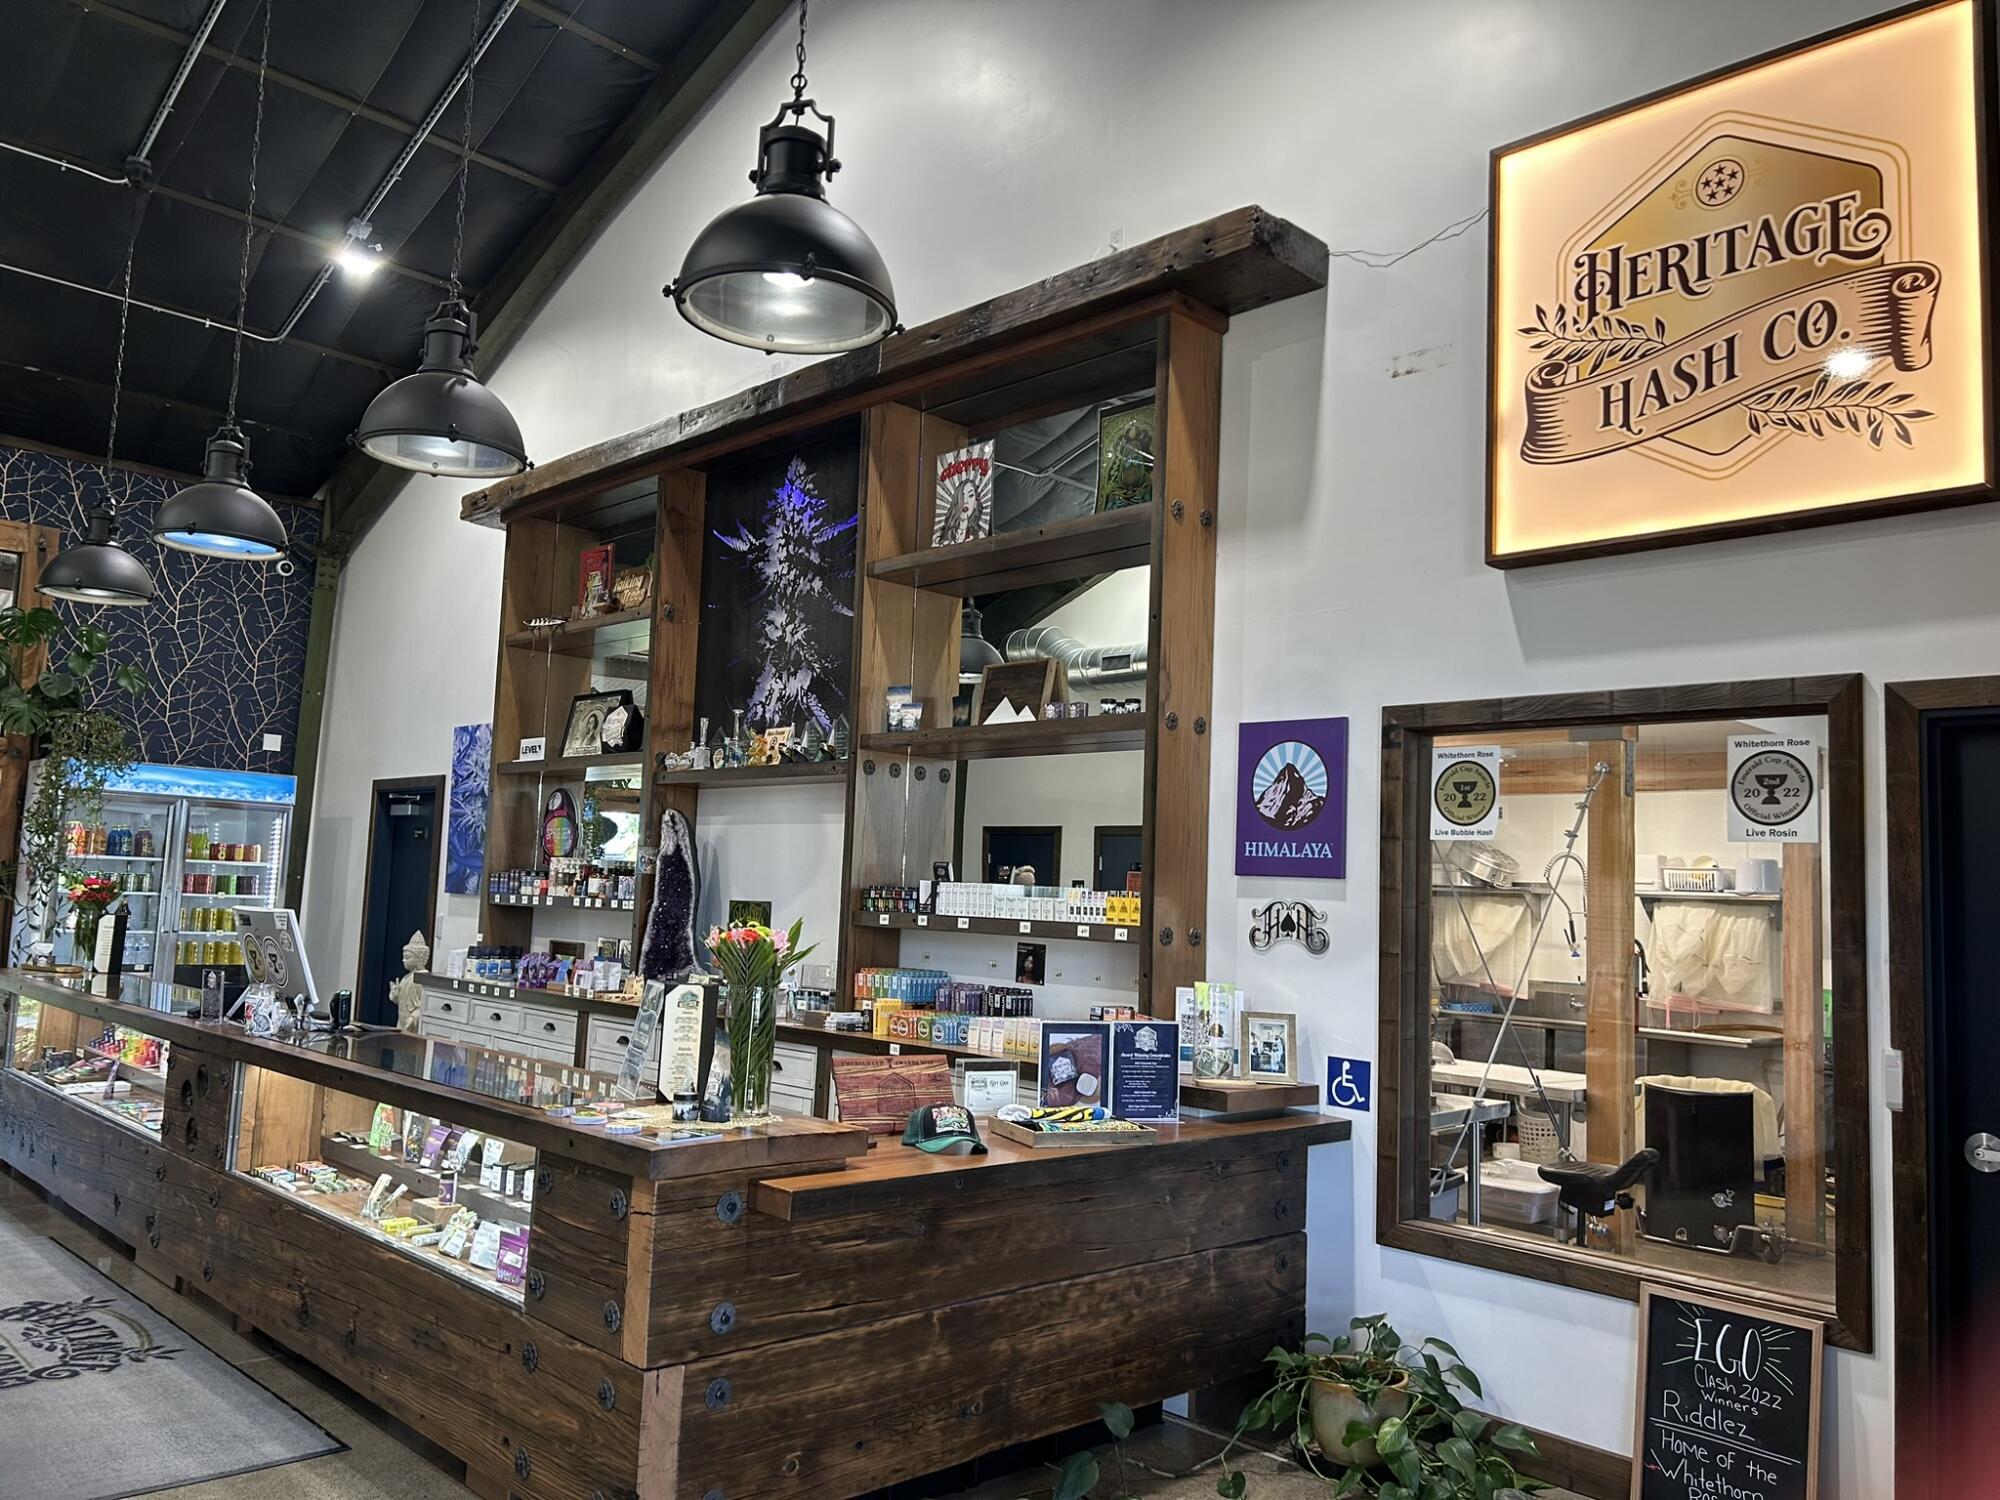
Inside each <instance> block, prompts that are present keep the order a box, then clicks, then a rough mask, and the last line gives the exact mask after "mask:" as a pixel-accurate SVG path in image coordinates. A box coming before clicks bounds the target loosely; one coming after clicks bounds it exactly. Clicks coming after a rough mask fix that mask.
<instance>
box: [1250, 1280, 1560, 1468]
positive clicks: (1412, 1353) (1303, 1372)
mask: <svg viewBox="0 0 2000 1500" xmlns="http://www.w3.org/2000/svg"><path fill="white" fill-rule="evenodd" d="M1268 1363H1269V1364H1270V1365H1271V1368H1272V1381H1271V1385H1270V1387H1269V1389H1267V1390H1266V1391H1265V1392H1264V1393H1263V1394H1262V1395H1261V1396H1259V1397H1258V1398H1257V1399H1256V1400H1255V1401H1252V1402H1251V1403H1250V1405H1249V1406H1248V1407H1247V1408H1245V1410H1244V1412H1243V1416H1242V1418H1241V1420H1239V1421H1238V1422H1237V1424H1236V1432H1235V1435H1234V1436H1233V1437H1232V1438H1231V1439H1230V1448H1234V1447H1235V1445H1236V1444H1237V1442H1239V1441H1240V1440H1241V1439H1242V1438H1243V1437H1244V1436H1245V1435H1246V1434H1247V1433H1251V1432H1261V1431H1265V1430H1267V1429H1268V1430H1270V1431H1273V1432H1275V1433H1276V1434H1277V1435H1279V1436H1280V1437H1288V1438H1289V1439H1290V1440H1291V1441H1292V1442H1293V1444H1294V1445H1295V1447H1296V1449H1297V1453H1298V1457H1299V1460H1300V1462H1302V1463H1303V1464H1304V1465H1305V1466H1306V1467H1307V1468H1309V1469H1311V1470H1312V1472H1313V1473H1314V1474H1316V1475H1318V1476H1319V1477H1320V1478H1321V1479H1323V1480H1325V1481H1326V1482H1327V1483H1328V1485H1329V1486H1330V1487H1331V1493H1332V1494H1334V1495H1336V1496H1356V1495H1367V1496H1376V1497H1379V1500H1519V1497H1521V1496H1523V1495H1526V1494H1529V1493H1532V1492H1534V1491H1536V1490H1540V1489H1545V1488H1547V1486H1546V1485H1543V1484H1541V1483H1540V1482H1539V1481H1536V1480H1533V1479H1528V1478H1524V1477H1523V1476H1522V1475H1521V1474H1520V1473H1518V1472H1517V1471H1516V1470H1515V1468H1514V1464H1513V1459H1512V1458H1510V1457H1509V1455H1510V1454H1521V1455H1525V1456H1527V1457H1531V1458H1532V1457H1538V1456H1539V1455H1538V1454H1537V1453H1536V1451H1535V1444H1534V1440H1533V1439H1532V1438H1530V1437H1529V1436H1528V1434H1527V1432H1526V1431H1525V1430H1524V1429H1522V1428H1521V1427H1520V1426H1519V1424H1517V1423H1512V1422H1506V1423H1495V1422H1493V1421H1492V1420H1491V1419H1490V1418H1488V1417H1486V1416H1485V1415H1484V1414H1483V1413H1480V1412H1477V1411H1471V1410H1468V1409H1467V1408H1466V1406H1465V1405H1464V1403H1463V1402H1462V1401H1461V1400H1460V1399H1459V1392H1461V1391H1462V1392H1464V1393H1465V1394H1466V1395H1469V1396H1471V1397H1473V1398H1474V1399H1478V1398H1479V1397H1480V1395H1481V1389H1480V1384H1479V1377H1478V1376H1477V1375H1475V1374H1474V1373H1473V1372H1472V1371H1471V1370H1469V1369H1467V1368H1466V1366H1465V1363H1464V1361H1463V1360H1461V1359H1460V1358H1459V1355H1458V1351H1457V1350H1456V1349H1454V1348H1452V1347H1451V1345H1449V1344H1447V1343H1446V1342H1445V1341H1444V1340H1443V1339H1425V1340H1424V1341H1423V1342H1422V1344H1420V1345H1415V1346H1412V1345H1409V1344H1405V1343H1404V1342H1403V1340H1402V1337H1401V1335H1399V1334H1398V1333H1397V1332H1396V1330H1395V1329H1394V1328H1392V1327H1391V1326H1390V1325H1389V1321H1388V1318H1387V1316H1386V1315H1385V1314H1380V1313H1378V1314H1376V1315H1374V1316H1372V1317H1366V1318H1356V1319H1354V1320H1353V1322H1352V1323H1351V1324H1350V1325H1349V1329H1348V1332H1347V1333H1344V1334H1342V1335H1340V1336H1339V1337H1338V1338H1331V1339H1330V1338H1327V1337H1326V1336H1325V1335H1323V1334H1308V1335H1307V1336H1306V1338H1305V1341H1304V1343H1303V1344H1302V1345H1301V1346H1300V1347H1299V1348H1298V1349H1295V1350H1294V1349H1273V1350H1272V1351H1271V1353H1270V1355H1269V1356H1268ZM1222 1466H1223V1476H1222V1479H1221V1481H1220V1482H1219V1483H1218V1484H1217V1486H1216V1493H1217V1494H1219V1495H1221V1496H1223V1497H1224V1500H1240V1497H1241V1496H1242V1495H1244V1494H1245V1493H1246V1491H1247V1488H1248V1484H1249V1477H1248V1476H1247V1475H1246V1474H1245V1473H1244V1472H1243V1471H1242V1470H1240V1469H1231V1468H1230V1467H1229V1449H1225V1450H1224V1451H1223V1457H1222Z"/></svg>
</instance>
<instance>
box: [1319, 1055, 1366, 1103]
mask: <svg viewBox="0 0 2000 1500" xmlns="http://www.w3.org/2000/svg"><path fill="white" fill-rule="evenodd" d="M1373 1069H1374V1064H1373V1063H1371V1062H1369V1061H1367V1060H1366V1059H1365V1058H1359V1057H1329V1058H1327V1060H1326V1102H1327V1103H1328V1104H1331V1105H1332V1106H1333V1107H1334V1108H1336V1109H1358V1110H1364V1111H1365V1110H1366V1109H1367V1108H1368V1106H1369V1103H1370V1100H1371V1098H1372V1095H1371V1092H1370V1089H1369V1074H1370V1073H1371V1072H1372V1071H1373Z"/></svg>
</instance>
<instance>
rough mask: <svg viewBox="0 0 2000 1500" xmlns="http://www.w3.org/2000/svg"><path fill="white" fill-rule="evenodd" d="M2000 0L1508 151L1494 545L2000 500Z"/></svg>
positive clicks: (1683, 534)
mask: <svg viewBox="0 0 2000 1500" xmlns="http://www.w3.org/2000/svg"><path fill="white" fill-rule="evenodd" d="M1992 5H1993V0H1945V3H1926V4H1921V5H1914V6H1910V7H1907V8H1904V9H1901V10H1897V11H1892V12H1889V13H1887V14H1886V15H1883V16H1879V17H1876V18H1873V19H1871V20H1868V21H1865V22H1862V23H1859V24H1857V25H1853V26H1849V27H1846V28H1843V29H1842V30H1840V31H1836V32H1831V33H1829V34H1827V35H1825V36H1821V37H1816V38H1814V39H1812V40H1810V41H1807V42H1804V43H1801V44H1799V45H1797V46H1794V47H1789V48H1786V49H1784V50H1783V51H1780V52H1776V53H1772V54H1769V55H1767V56H1764V57H1761V58H1756V59H1754V60H1752V61H1750V62H1747V63H1743V64H1740V65H1738V66H1735V67H1731V68H1727V69H1724V70H1722V71H1720V72H1717V73H1712V74H1709V75H1707V76H1705V77H1703V78H1699V79H1695V80H1693V81H1692V82H1689V83H1686V84H1682V85H1680V86H1678V87H1676V88H1673V89H1669V90H1665V91H1663V92H1661V93H1658V94H1654V95H1651V96H1649V97H1647V98H1645V99H1642V100H1638V101H1635V102H1633V103H1631V104H1626V105H1620V106H1618V107H1617V108H1615V109H1612V110H1607V111H1604V112H1602V113H1600V114H1597V115H1593V116H1590V117H1589V118H1587V119H1584V120H1579V121H1575V122H1573V123H1571V124H1568V125H1564V126H1561V127H1559V128H1557V129H1555V130H1552V131H1549V132H1546V133H1544V134H1542V135H1539V136H1536V137H1534V138H1532V139H1530V140H1526V141H1521V142H1517V143H1515V144H1513V145H1509V146H1503V147H1501V148H1499V149H1498V150H1496V151H1495V152H1494V153H1493V159H1492V199H1491V201H1492V204H1493V235H1492V260H1491V266H1490V280H1489V298H1488V337H1489V353H1488V404H1487V507H1486V521H1487V540H1486V547H1487V553H1486V555H1487V561H1488V562H1489V563H1491V564H1492V565H1493V566H1496V567H1516V566H1520V565H1523V564H1529V563H1538V562H1548V561H1554V560H1559V559H1562V558H1571V557H1588V556H1600V555H1603V554H1606V553H1613V552H1628V551H1636V550H1640V549H1644V548H1652V547H1664V546H1674V545H1679V544H1681V543H1685V542H1693V541H1707V540H1712V539H1715V538H1718V537H1727V536H1743V535H1749V534H1753V533H1757V532H1766V531H1782V530H1789V529H1791V528H1794V527H1799V526H1807V525H1818V524H1823V523H1827V522H1832V521H1845V520H1853V519H1858V518H1861V517H1864V516H1872V515H1881V514H1884V513H1888V512H1899V511H1906V510H1919V509H1928V508H1934V507H1938V506H1944V505H1961V504H1969V503H1974V502H1978V501H1983V500H1991V499H1994V498H1996V489H1995V483H1994V477H1995V475H1994V455H1993V439H1994V433H1993V395H1992V363H1993V362H1992V344H1993V338H1992V302H1991V296H1992V284H1991V283H1992V275H1991V267H1992V261H1991V256H1992V238H1993V224H1992V219H1991V214H1992V202H1991V199H1990V195H1989V194H1988V192H1987V188H1986V173H1987V159H1988V157H1987V153H1988V150H1989V145H1988V139H1989V136H1990V134H1991V129H1992V119H1993V88H1992V75H1991V67H1990V63H1989V61H1988V51H1989V49H1990V47H1991V45H1992V21H1993V17H1992V13H1991V12H1992Z"/></svg>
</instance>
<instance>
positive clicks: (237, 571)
mask: <svg viewBox="0 0 2000 1500" xmlns="http://www.w3.org/2000/svg"><path fill="white" fill-rule="evenodd" d="M184 482H185V481H181V480H176V479H169V478H166V477H164V476H161V475H156V474H135V473H131V472H129V471H127V470H123V469H117V470H112V471H110V472H109V473H108V474H107V472H106V471H105V470H104V469H103V468H101V467H100V466H98V465H96V464H92V463H89V462H87V461H84V460H81V459H73V458H65V457H61V456H58V455H56V454H50V453H41V452H36V451H33V450H29V449H21V448H7V447H0V517H4V518H5V519H7V520H10V521H25V522H29V523H33V524H39V525H44V526H54V527H56V528H57V529H58V530H59V531H61V532H62V534H63V536H64V538H65V539H74V538H75V537H77V536H79V535H81V533H82V529H83V512H84V507H85V506H86V505H87V504H89V503H91V502H92V501H95V500H97V499H100V498H102V497H103V496H104V495H105V494H106V492H107V489H108V492H109V494H110V496H111V497H112V498H113V499H115V500H116V501H117V503H118V532H119V540H120V542H121V543H122V544H123V545H124V546H125V548H126V549H127V550H128V551H130V552H131V553H132V555H133V556H135V557H137V558H138V559H139V560H140V561H141V562H143V563H144V564H145V565H146V567H147V569H148V570H149V571H150V572H151V573H152V575H153V581H154V582H155V583H156V584H157V585H158V587H159V597H158V598H157V599H156V600H155V601H154V602H153V603H152V604H151V605H149V606H147V607H146V608H143V609H93V608H91V607H89V606H86V605H76V604H65V603H61V602H56V603H55V604H54V607H55V608H56V610H57V611H58V612H60V613H61V614H62V615H63V616H64V617H65V618H67V619H70V620H78V619H83V618H90V619H93V620H94V622H95V623H96V624H98V625H100V626H102V627H103V628H104V629H105V630H106V631H108V632H110V635H111V643H112V644H111V655H112V656H113V657H114V658H115V659H116V660H118V661H121V662H127V661H129V662H133V663H136V664H137V665H138V666H140V667H141V668H143V669H144V670H145V672H146V674H147V676H148V677H149V678H150V679H151V682H152V688H151V690H150V691H149V692H148V693H147V694H146V695H145V696H144V697H142V698H140V699H137V700H136V701H135V700H131V699H119V700H116V701H114V702H111V703H108V704H107V705H106V706H107V707H108V708H109V709H110V710H111V711H112V712H114V713H116V714H118V715H119V716H120V717H121V718H123V719H124V720H125V721H126V724H127V727H128V728H129V729H130V730H131V732H132V739H133V748H134V752H135V755H136V757H137V758H138V759H140V760H144V761H155V762H158V763H160V764H163V765H182V766H212V767H215V768H217V769H220V770H228V771H274V772H279V773H288V772H290V771H291V769H292V755H293V744H294V741H295V739H296V737H297V734H298V727H299V697H300V691H301V687H302V679H303V677H304V672H305V658H306V631H307V625H308V622H309V620H310V618H311V614H312V590H313V562H314V550H315V548H316V546H317V544H318V542H319V530H320V513H319V510H318V509H317V507H314V506H309V505H300V504H297V503H295V502H290V501H285V500H273V501H272V504H273V505H274V506H275V507H276V508H277V511H278V515H279V516H280V518H281V519H283V521H284V523H285V529H286V530H287V531H288V532H289V533H290V534H291V549H290V552H289V554H288V555H289V557H290V560H291V563H292V570H291V575H290V576H289V577H285V576H282V575H281V574H280V573H279V571H278V568H277V565H276V564H264V563H227V562H217V561H214V560H212V559H209V558H202V557H194V556H191V555H190V554H188V553H185V552H176V551H174V550H173V549H172V548H169V547H161V546H158V545H156V544H155V543H154V542H153V541H152V540H151V538H150V537H148V536H147V534H146V533H147V528H148V526H149V524H150V522H151V520H152V517H153V514H154V512H156V511H157V510H158V509H159V508H160V506H161V504H162V503H164V502H165V500H166V499H167V497H168V496H170V495H172V494H173V493H174V491H175V490H177V489H179V488H180V487H181V485H182V483H184ZM266 734H278V735H282V736H284V742H283V747H282V748H281V749H279V750H275V751H269V750H266V749H264V748H263V737H264V736H265V735H266Z"/></svg>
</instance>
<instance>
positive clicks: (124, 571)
mask: <svg viewBox="0 0 2000 1500" xmlns="http://www.w3.org/2000/svg"><path fill="white" fill-rule="evenodd" d="M87 520H88V523H89V524H88V529H87V530H86V532H85V533H84V539H83V541H82V542H80V543H78V544H77V545H76V546H74V547H65V548H64V549H63V550H62V551H60V552H58V553H57V554H56V555H55V556H54V557H53V558H51V559H50V560H49V565H48V566H47V567H46V568H44V569H42V576H41V578H40V579H39V580H38V581H37V582H36V585H35V587H36V588H38V589H39V590H40V591H41V592H42V593H44V594H47V595H49V596H50V597H51V598H54V599H67V600H69V601H70V602H71V603H72V604H116V605H133V604H151V603H152V602H153V592H154V591H153V575H152V574H150V573H148V572H147V571H146V568H145V565H144V564H143V563H141V562H140V561H139V559H138V558H136V557H134V556H133V555H132V554H131V553H129V552H127V551H126V550H125V549H124V548H123V547H120V546H119V545H118V544H117V543H116V542H114V541H112V540H111V512H110V511H108V510H104V509H101V508H93V509H92V510H91V511H90V512H89V514H88V517H87Z"/></svg>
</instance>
